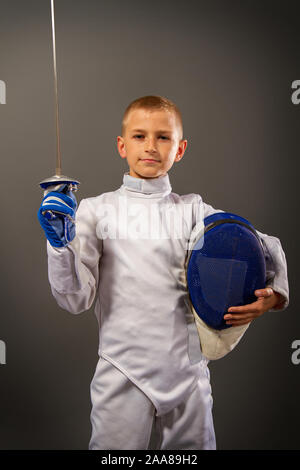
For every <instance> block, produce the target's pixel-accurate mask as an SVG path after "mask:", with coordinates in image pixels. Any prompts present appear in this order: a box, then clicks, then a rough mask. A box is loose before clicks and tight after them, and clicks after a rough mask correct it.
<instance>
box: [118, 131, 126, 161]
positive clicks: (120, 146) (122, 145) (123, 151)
mask: <svg viewBox="0 0 300 470" xmlns="http://www.w3.org/2000/svg"><path fill="white" fill-rule="evenodd" d="M117 146H118V151H119V154H120V156H121V157H122V158H126V149H125V143H124V139H123V137H121V136H120V135H119V136H118V137H117Z"/></svg>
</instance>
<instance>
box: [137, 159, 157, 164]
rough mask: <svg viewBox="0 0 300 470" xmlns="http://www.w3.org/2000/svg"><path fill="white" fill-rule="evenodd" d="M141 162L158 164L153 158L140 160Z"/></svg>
mask: <svg viewBox="0 0 300 470" xmlns="http://www.w3.org/2000/svg"><path fill="white" fill-rule="evenodd" d="M141 160H142V162H148V163H158V162H159V160H155V159H154V158H141Z"/></svg>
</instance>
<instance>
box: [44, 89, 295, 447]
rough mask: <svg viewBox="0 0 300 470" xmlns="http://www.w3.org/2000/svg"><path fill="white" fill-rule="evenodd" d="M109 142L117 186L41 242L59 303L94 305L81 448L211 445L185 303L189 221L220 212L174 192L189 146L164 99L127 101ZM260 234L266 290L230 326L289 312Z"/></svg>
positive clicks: (207, 406) (282, 270)
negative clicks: (94, 349) (177, 167)
mask: <svg viewBox="0 0 300 470" xmlns="http://www.w3.org/2000/svg"><path fill="white" fill-rule="evenodd" d="M117 145H118V151H119V154H120V156H121V157H122V158H126V159H127V162H128V166H129V172H127V173H126V174H125V175H124V178H123V185H122V186H121V187H120V188H119V189H118V190H116V191H113V192H108V193H104V194H102V195H100V196H97V197H93V198H88V199H83V200H82V201H81V203H80V206H79V208H78V211H77V214H76V235H75V237H74V233H75V230H74V227H73V235H72V237H73V239H72V240H71V241H70V242H68V241H66V239H65V238H64V233H65V232H61V237H62V239H63V240H64V242H63V244H62V246H61V247H58V248H57V247H55V243H53V245H54V246H52V245H51V244H50V243H49V241H48V243H47V247H48V267H49V281H50V284H51V289H52V293H53V295H54V297H55V299H56V300H57V302H58V304H59V305H60V306H61V307H62V308H64V309H66V310H68V311H70V312H71V313H81V312H83V311H85V310H87V309H89V308H90V307H91V305H92V304H93V301H94V299H96V305H95V314H96V317H97V320H98V323H99V351H98V353H99V361H98V364H97V367H96V371H95V374H94V377H93V380H92V383H91V400H92V412H91V423H92V436H91V440H90V443H89V449H109V450H113V449H122V450H124V449H170V450H174V449H184V450H188V449H215V448H216V443H215V433H214V427H213V420H212V396H211V386H210V381H209V370H208V367H207V363H208V360H207V359H206V358H205V357H204V356H203V355H202V353H201V350H200V343H199V337H198V334H197V330H196V326H195V323H194V322H193V318H192V314H191V312H190V310H189V308H188V303H187V297H188V293H187V287H186V281H185V271H184V263H185V258H186V254H187V246H188V241H189V237H190V235H191V232H192V230H193V228H194V227H195V224H196V223H197V221H199V219H200V218H201V219H203V218H204V217H206V216H208V215H210V214H212V213H214V212H218V211H216V210H215V209H213V208H212V206H210V205H208V204H205V203H203V201H202V199H201V197H200V196H199V195H197V194H188V195H185V196H179V195H177V194H175V193H172V192H171V185H170V181H169V176H168V171H169V170H170V169H171V167H172V165H173V164H174V162H178V161H180V160H181V158H182V157H183V155H184V152H185V149H186V146H187V141H186V140H185V139H183V129H182V120H181V115H180V112H179V110H178V108H177V107H176V105H175V104H174V103H172V102H171V101H170V100H167V99H166V98H163V97H160V96H146V97H142V98H139V99H137V100H135V101H133V102H132V103H131V104H130V105H129V106H128V108H127V110H126V111H125V114H124V117H123V123H122V135H121V136H119V137H118V139H117ZM57 194H58V196H59V193H57ZM57 194H56V196H57ZM54 197H55V195H54ZM46 198H47V197H46ZM66 198H67V196H65V198H64V203H65V204H66V203H69V204H70V207H72V209H73V210H74V212H75V206H74V204H72V200H71V198H69V199H70V200H69V199H66ZM58 199H59V197H58ZM48 201H49V198H48ZM68 223H70V222H68ZM172 224H173V225H172ZM170 227H171V229H170ZM180 228H183V230H182V231H181V232H180V234H179V236H178V231H180V230H179V229H180ZM71 232H72V231H70V233H71ZM258 233H259V235H260V237H261V238H262V240H263V243H264V246H265V248H266V262H267V272H268V283H267V285H268V288H266V289H262V290H261V291H260V292H258V291H256V295H257V297H258V300H257V301H256V302H254V303H253V304H251V305H248V306H243V307H235V308H233V309H232V313H230V314H229V313H228V314H227V315H226V317H225V318H226V319H227V322H228V323H231V324H232V325H233V327H234V326H235V325H240V324H245V323H249V322H251V321H252V320H253V319H254V318H256V317H257V316H259V315H261V314H263V313H264V312H265V311H268V310H275V309H276V310H278V309H284V308H286V307H287V305H288V285H287V275H286V261H285V255H284V252H283V250H282V248H281V244H280V241H279V239H277V238H275V237H269V236H268V235H264V234H261V233H260V232H258ZM46 234H47V233H46ZM72 237H70V238H72ZM48 240H50V241H51V237H49V235H48Z"/></svg>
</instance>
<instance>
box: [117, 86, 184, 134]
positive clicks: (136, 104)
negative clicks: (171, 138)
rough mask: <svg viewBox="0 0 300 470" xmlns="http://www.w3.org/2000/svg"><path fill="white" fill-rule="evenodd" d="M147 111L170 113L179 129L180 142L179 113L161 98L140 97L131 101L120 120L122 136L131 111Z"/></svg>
mask: <svg viewBox="0 0 300 470" xmlns="http://www.w3.org/2000/svg"><path fill="white" fill-rule="evenodd" d="M140 108H143V109H148V110H155V109H156V110H160V109H165V110H166V111H170V112H172V113H174V114H175V116H176V119H177V122H178V124H179V127H180V134H181V136H180V140H182V138H183V125H182V116H181V112H180V111H179V109H178V108H177V106H176V104H175V103H173V102H172V101H171V100H168V99H167V98H164V97H163V96H154V95H149V96H142V97H141V98H137V99H136V100H134V101H132V102H131V103H130V104H129V105H128V106H127V108H126V110H125V113H124V115H123V119H122V136H124V133H125V128H126V124H127V118H128V115H129V113H130V111H132V110H133V109H140Z"/></svg>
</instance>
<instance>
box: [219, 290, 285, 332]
mask: <svg viewBox="0 0 300 470" xmlns="http://www.w3.org/2000/svg"><path fill="white" fill-rule="evenodd" d="M254 294H255V295H256V297H257V300H256V301H255V302H253V303H252V304H248V305H241V306H240V307H230V308H229V309H228V312H230V313H226V314H225V315H224V320H226V324H227V325H232V326H239V325H246V324H247V323H250V322H252V321H253V320H254V319H255V318H258V317H260V316H261V315H262V314H263V313H265V312H267V311H268V310H270V309H271V308H273V307H275V305H277V304H280V303H281V302H282V300H283V296H282V295H281V294H278V292H274V291H273V289H272V288H271V287H267V288H266V289H259V290H256V291H255V292H254Z"/></svg>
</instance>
